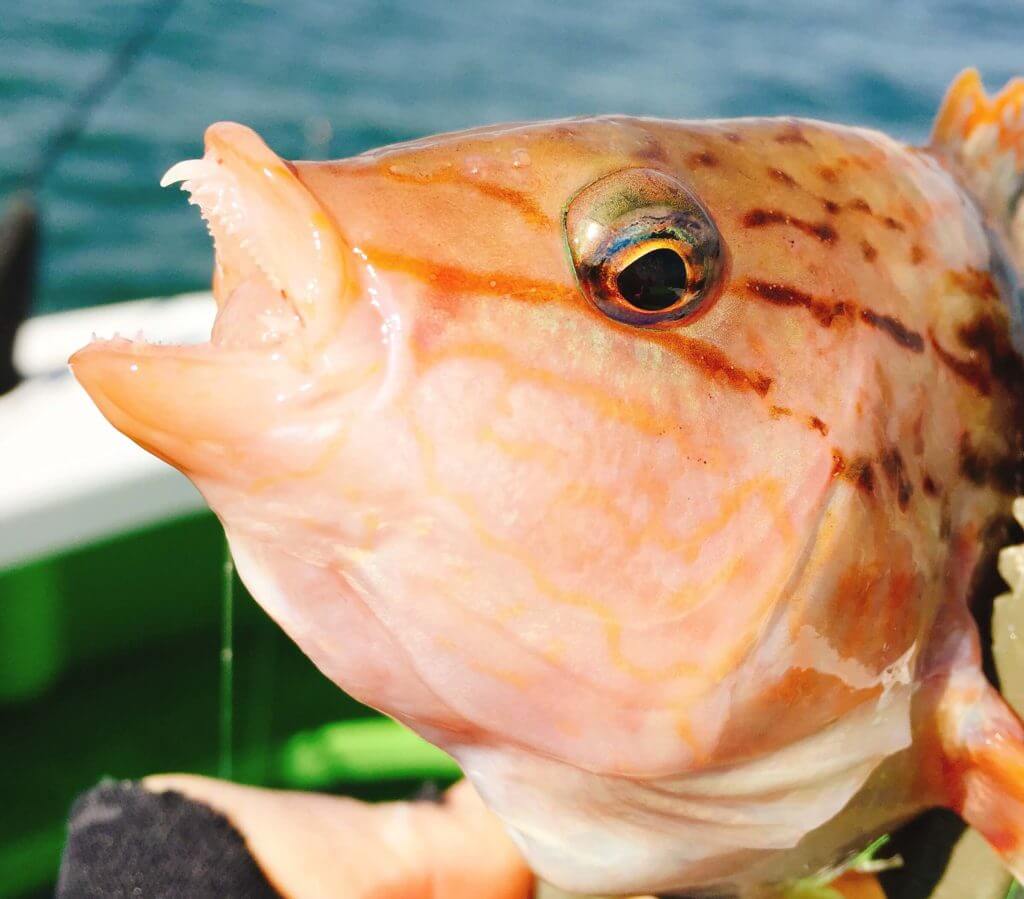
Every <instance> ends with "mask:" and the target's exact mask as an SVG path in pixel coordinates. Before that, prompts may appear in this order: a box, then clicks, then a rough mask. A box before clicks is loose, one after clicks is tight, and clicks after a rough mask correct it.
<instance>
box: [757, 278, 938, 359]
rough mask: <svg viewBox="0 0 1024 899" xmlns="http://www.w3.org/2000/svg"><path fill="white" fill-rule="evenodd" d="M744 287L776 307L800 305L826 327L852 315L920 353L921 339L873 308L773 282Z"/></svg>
mask: <svg viewBox="0 0 1024 899" xmlns="http://www.w3.org/2000/svg"><path fill="white" fill-rule="evenodd" d="M745 287H746V289H747V290H748V291H749V292H750V293H752V294H753V295H754V296H756V297H758V298H759V299H762V300H767V301H768V302H769V303H773V304H774V305H776V306H800V307H802V308H804V309H806V310H807V311H808V312H810V313H811V314H812V315H813V316H814V317H815V318H816V319H817V320H818V323H819V324H821V325H823V326H824V327H826V328H828V327H831V325H832V323H833V322H834V321H835V320H836V319H837V318H850V317H852V316H854V315H856V316H857V318H858V319H859V320H860V321H861V322H863V323H864V324H865V325H867V326H868V327H870V328H874V329H876V330H878V331H881V332H882V333H883V334H885V335H886V336H888V337H890V338H892V339H893V340H894V341H896V343H898V344H899V345H900V346H902V347H905V348H906V349H908V350H910V351H911V352H914V353H920V352H923V351H924V338H922V337H921V335H920V334H918V333H917V332H916V331H912V330H910V328H908V327H907V326H906V325H904V324H903V322H901V321H900V320H899V319H898V318H895V317H893V316H891V315H883V314H881V313H879V312H875V311H874V310H873V309H868V308H858V307H857V306H856V305H855V304H854V303H850V302H846V301H843V300H839V301H836V302H830V301H828V300H821V299H818V298H817V297H815V296H812V295H811V294H809V293H807V292H805V291H803V290H800V289H799V288H796V287H792V286H790V285H788V284H779V283H777V282H774V281H759V280H758V279H756V278H748V279H747V280H746V282H745Z"/></svg>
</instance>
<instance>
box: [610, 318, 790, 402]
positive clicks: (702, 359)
mask: <svg viewBox="0 0 1024 899" xmlns="http://www.w3.org/2000/svg"><path fill="white" fill-rule="evenodd" d="M627 327H628V326H627ZM647 336H648V339H650V340H652V341H654V342H656V343H664V344H667V345H668V346H669V347H670V348H672V349H674V350H676V352H678V353H679V354H680V355H681V356H683V357H684V358H685V359H686V360H687V361H689V362H690V363H691V364H693V365H695V366H696V367H698V368H700V369H702V370H703V371H704V372H705V373H706V374H707V375H709V376H710V377H712V378H715V379H717V380H720V381H723V382H725V383H726V384H728V385H729V386H730V387H733V388H735V389H738V390H752V391H754V393H756V394H757V395H758V396H764V395H765V394H766V393H768V391H769V390H771V387H772V384H773V383H774V381H773V379H772V378H770V377H768V376H767V375H764V374H762V373H761V372H756V371H754V372H751V371H746V370H745V369H743V368H740V367H739V366H738V365H736V364H735V363H734V362H733V361H732V360H731V359H729V357H728V356H726V355H725V353H723V352H722V351H721V350H720V349H718V347H716V346H714V344H710V343H707V342H705V341H703V340H698V339H697V338H695V337H686V336H685V335H682V334H679V333H675V332H670V331H662V332H650V333H649V334H648V335H647Z"/></svg>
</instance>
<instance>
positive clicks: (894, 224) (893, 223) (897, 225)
mask: <svg viewBox="0 0 1024 899" xmlns="http://www.w3.org/2000/svg"><path fill="white" fill-rule="evenodd" d="M879 221H881V223H882V224H883V225H885V227H886V228H888V229H889V230H891V231H906V230H907V228H906V225H904V224H903V222H901V221H899V220H898V219H894V218H893V217H892V216H891V215H883V216H882V217H881V218H880V219H879Z"/></svg>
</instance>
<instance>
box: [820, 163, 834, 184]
mask: <svg viewBox="0 0 1024 899" xmlns="http://www.w3.org/2000/svg"><path fill="white" fill-rule="evenodd" d="M818 174H819V175H821V179H822V181H827V182H828V183H829V184H836V183H838V181H839V171H838V169H834V168H832V167H831V166H827V165H822V166H818Z"/></svg>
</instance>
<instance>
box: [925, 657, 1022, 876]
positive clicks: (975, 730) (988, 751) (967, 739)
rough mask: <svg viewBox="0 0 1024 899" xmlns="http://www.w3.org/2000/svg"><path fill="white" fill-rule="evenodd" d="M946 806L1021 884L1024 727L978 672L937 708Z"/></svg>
mask: <svg viewBox="0 0 1024 899" xmlns="http://www.w3.org/2000/svg"><path fill="white" fill-rule="evenodd" d="M939 735H940V740H941V743H942V748H943V755H944V763H943V768H944V770H943V778H942V779H943V781H944V782H945V783H944V785H945V789H946V794H947V802H948V804H949V805H950V806H951V807H952V808H953V809H954V810H955V811H956V812H958V813H959V814H960V816H961V817H962V818H963V819H964V820H965V821H966V822H967V823H968V824H970V825H971V827H973V828H974V829H975V830H977V831H978V832H979V833H980V834H981V835H982V836H983V837H984V838H985V839H986V840H987V841H988V842H989V844H990V845H991V846H992V848H993V849H995V850H996V852H998V853H999V855H1000V856H1001V857H1002V859H1003V862H1004V863H1005V864H1006V867H1007V868H1008V869H1009V871H1010V873H1012V874H1013V876H1014V877H1016V878H1017V879H1018V880H1024V726H1022V725H1021V722H1020V720H1019V719H1018V718H1017V716H1016V715H1015V714H1014V713H1013V711H1011V709H1010V708H1009V706H1007V705H1006V703H1005V702H1004V700H1003V698H1002V696H1000V695H999V693H998V692H997V691H996V690H995V688H994V687H992V686H991V685H990V684H988V682H987V681H985V680H984V677H983V676H982V675H981V673H980V672H978V674H977V675H976V677H972V678H970V680H969V681H968V682H967V683H964V682H963V681H961V682H960V683H955V682H954V683H951V684H950V685H949V687H948V688H947V691H946V693H945V695H944V696H943V698H942V701H941V703H940V706H939Z"/></svg>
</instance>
